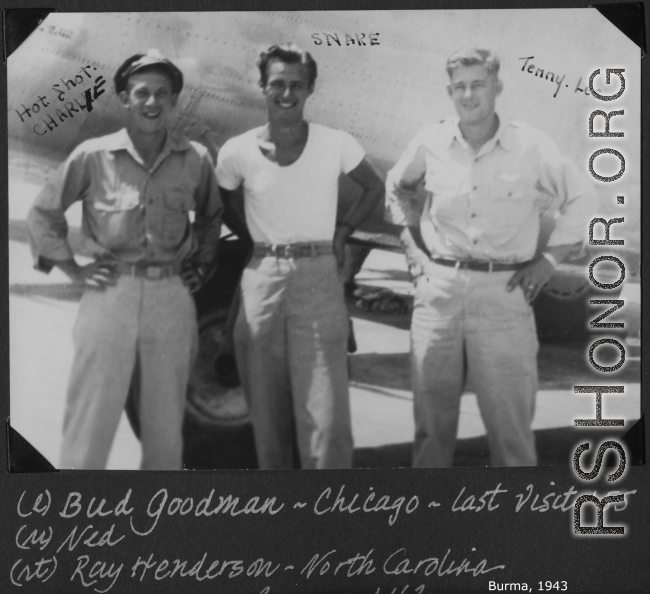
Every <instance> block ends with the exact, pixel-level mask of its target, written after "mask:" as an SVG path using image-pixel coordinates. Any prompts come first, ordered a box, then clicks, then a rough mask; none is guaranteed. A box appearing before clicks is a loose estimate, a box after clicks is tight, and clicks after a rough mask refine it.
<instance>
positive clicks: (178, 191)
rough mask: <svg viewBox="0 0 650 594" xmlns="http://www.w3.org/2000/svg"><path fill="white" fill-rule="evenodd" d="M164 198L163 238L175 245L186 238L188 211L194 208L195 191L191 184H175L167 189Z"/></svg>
mask: <svg viewBox="0 0 650 594" xmlns="http://www.w3.org/2000/svg"><path fill="white" fill-rule="evenodd" d="M163 198H164V200H163V209H162V210H163V212H162V215H163V220H162V223H163V224H162V232H163V240H164V242H165V243H166V244H168V245H169V246H170V247H175V246H177V245H179V244H180V243H181V242H182V241H183V239H184V238H185V233H186V230H187V226H188V222H189V217H188V212H189V211H191V210H193V209H194V191H193V188H191V187H190V186H186V185H181V186H174V187H171V188H168V189H167V190H166V191H165V194H164V197H163Z"/></svg>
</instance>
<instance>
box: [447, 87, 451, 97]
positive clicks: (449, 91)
mask: <svg viewBox="0 0 650 594" xmlns="http://www.w3.org/2000/svg"><path fill="white" fill-rule="evenodd" d="M447 93H448V95H449V96H450V97H451V85H447Z"/></svg>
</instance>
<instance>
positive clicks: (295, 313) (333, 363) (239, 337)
mask: <svg viewBox="0 0 650 594" xmlns="http://www.w3.org/2000/svg"><path fill="white" fill-rule="evenodd" d="M258 66H259V69H260V75H261V76H260V86H261V87H262V89H263V94H264V97H265V99H266V106H267V111H268V123H267V124H266V125H264V126H262V127H260V128H255V129H253V130H250V131H248V132H246V133H245V134H242V135H241V136H238V137H236V138H232V139H231V140H229V141H228V142H226V144H224V146H223V147H222V149H221V151H220V152H219V157H218V162H217V178H218V180H219V184H220V186H221V189H222V191H223V194H222V196H223V200H224V203H225V205H226V208H227V209H228V208H232V203H233V191H234V190H236V189H237V188H239V187H240V186H243V190H244V211H245V215H246V223H247V225H248V229H249V231H250V234H251V236H252V238H253V241H254V242H255V247H254V252H253V257H252V259H251V261H250V263H249V264H248V266H247V268H246V270H245V271H244V274H243V277H242V282H241V288H242V303H241V308H240V311H239V316H238V318H237V323H236V326H235V351H236V356H237V364H238V366H239V371H240V375H241V378H242V384H243V387H244V391H245V393H246V397H247V401H248V404H249V407H250V412H251V419H252V422H253V428H254V432H255V442H256V447H257V456H258V462H259V466H260V468H262V469H275V468H291V467H292V466H293V459H294V456H293V443H294V438H295V442H296V443H297V444H298V450H299V456H300V463H301V467H302V468H349V467H350V466H351V464H352V447H353V444H352V431H351V423H350V406H349V395H348V373H347V348H346V346H347V339H348V331H349V326H348V316H347V310H346V307H345V302H344V297H343V285H342V282H341V280H340V279H339V274H338V273H339V270H340V269H341V268H342V266H343V261H344V246H345V242H346V240H347V238H348V237H349V236H350V234H351V233H352V232H353V231H354V229H355V228H356V227H357V226H358V225H359V224H360V223H361V222H363V221H364V220H365V219H366V217H367V216H369V215H370V214H371V213H372V211H373V210H374V209H375V207H376V206H377V205H378V203H379V202H380V200H381V197H382V193H383V187H382V185H383V184H382V181H381V180H380V178H379V176H378V175H377V173H376V172H375V171H374V169H373V168H372V166H371V165H370V163H369V162H368V161H367V160H366V159H365V157H364V150H363V149H362V148H361V146H360V145H359V143H358V142H357V141H356V140H355V139H354V138H352V136H350V135H349V134H347V133H345V132H341V131H338V130H333V129H330V128H326V127H325V126H320V125H318V124H313V123H308V122H306V121H305V120H304V118H303V110H304V107H305V102H306V101H307V99H308V97H309V96H310V95H311V94H312V92H313V90H314V83H315V80H316V73H317V70H316V63H315V62H314V60H313V58H312V57H311V56H310V54H309V53H308V52H305V51H302V50H301V49H299V48H298V47H296V46H295V45H293V44H291V45H283V46H277V45H276V46H272V47H271V48H269V50H268V51H266V52H263V53H262V54H261V55H260V60H259V62H258ZM341 174H346V175H348V176H349V177H350V178H351V179H352V180H353V181H355V182H356V183H357V184H359V185H360V186H361V187H362V189H363V192H362V195H361V196H360V198H359V199H358V200H357V202H356V203H355V204H354V205H353V207H352V208H351V209H350V210H349V211H348V213H347V214H346V216H345V220H343V221H341V222H340V223H339V224H338V226H337V212H336V210H337V198H338V196H337V193H338V180H339V176H340V175H341Z"/></svg>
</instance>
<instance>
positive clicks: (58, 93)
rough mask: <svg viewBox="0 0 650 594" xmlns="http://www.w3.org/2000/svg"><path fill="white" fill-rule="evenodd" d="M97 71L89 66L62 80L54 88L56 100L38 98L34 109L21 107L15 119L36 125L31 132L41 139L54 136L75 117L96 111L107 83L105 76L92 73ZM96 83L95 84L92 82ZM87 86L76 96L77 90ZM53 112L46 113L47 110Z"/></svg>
mask: <svg viewBox="0 0 650 594" xmlns="http://www.w3.org/2000/svg"><path fill="white" fill-rule="evenodd" d="M95 70H97V68H95V67H94V66H91V65H90V64H88V65H87V66H82V67H81V68H80V69H79V71H78V72H77V73H75V74H74V75H72V76H71V78H67V79H66V78H61V79H60V80H59V82H57V83H54V84H53V85H52V91H53V92H54V98H53V99H52V95H49V96H50V99H49V100H48V95H42V96H41V95H37V96H36V101H34V102H33V103H32V105H31V106H30V105H25V104H24V103H22V104H21V106H20V109H15V110H14V111H15V112H16V115H17V116H18V117H19V118H20V121H21V122H23V123H24V122H30V121H33V120H32V118H34V119H36V120H37V122H36V123H35V124H34V125H33V126H32V131H33V132H34V134H36V135H38V136H44V135H45V134H47V133H48V132H53V131H54V130H55V129H56V128H58V127H59V124H63V123H65V122H66V120H68V119H69V118H74V116H75V114H78V113H81V112H82V111H84V110H85V111H87V112H88V113H90V112H91V111H92V110H93V103H94V102H95V101H96V100H97V98H98V97H99V96H100V95H103V94H104V91H105V89H104V88H103V86H104V85H105V84H106V80H105V79H104V77H103V76H95V74H94V73H93V71H95ZM93 79H94V80H93ZM84 85H88V86H87V87H86V88H85V89H84V90H82V91H81V93H80V94H79V95H77V93H78V90H77V87H83V86H84ZM48 108H50V110H49V111H48V112H46V113H43V112H45V110H46V109H48Z"/></svg>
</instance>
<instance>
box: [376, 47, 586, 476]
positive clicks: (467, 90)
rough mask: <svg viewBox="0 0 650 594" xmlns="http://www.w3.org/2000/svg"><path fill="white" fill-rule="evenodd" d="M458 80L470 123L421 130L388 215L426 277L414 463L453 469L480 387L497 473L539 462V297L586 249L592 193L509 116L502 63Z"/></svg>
mask: <svg viewBox="0 0 650 594" xmlns="http://www.w3.org/2000/svg"><path fill="white" fill-rule="evenodd" d="M447 72H448V74H449V77H450V83H449V86H448V87H447V88H448V92H449V96H450V97H451V99H452V101H453V102H454V106H455V108H456V112H457V114H458V117H457V118H449V119H445V120H443V121H442V122H440V123H439V124H436V125H433V126H430V127H428V128H425V129H424V130H423V131H422V132H420V133H419V134H418V135H417V136H416V137H415V138H414V139H413V141H412V142H411V143H410V144H409V145H408V147H407V149H406V151H405V152H404V154H403V155H402V156H401V158H400V159H399V161H398V162H397V164H396V165H395V167H394V168H393V169H392V170H391V171H390V172H389V174H388V178H387V194H386V200H387V213H388V217H389V220H391V221H392V222H394V223H396V224H398V225H402V226H404V227H405V229H404V231H403V232H402V240H403V242H404V244H405V246H406V251H407V258H408V260H409V263H410V265H411V270H412V271H413V273H414V275H417V279H416V296H415V307H414V312H413V320H412V327H411V371H412V382H413V393H414V414H415V423H416V434H415V444H414V454H413V465H414V466H416V467H449V466H452V464H453V454H454V449H455V443H456V436H457V431H458V418H459V406H460V397H461V395H462V392H463V389H464V385H465V380H466V379H469V380H470V381H471V384H472V386H473V387H474V389H475V391H476V396H477V401H478V405H479V409H480V412H481V416H482V418H483V422H484V423H485V426H486V430H487V439H488V444H489V447H490V452H491V462H492V465H494V466H533V465H535V464H536V463H537V455H536V450H535V440H534V435H533V432H532V428H531V425H532V421H533V415H534V410H535V395H536V392H537V349H538V342H537V334H536V329H535V320H534V317H533V311H532V307H531V302H532V301H533V300H534V299H535V297H536V296H537V294H538V293H539V291H540V289H541V288H542V287H543V286H544V284H545V283H546V282H547V281H548V280H549V278H550V277H551V275H552V274H553V271H554V269H555V267H556V266H557V265H558V264H559V263H560V262H562V261H563V260H565V259H567V258H569V257H571V256H575V255H577V254H579V253H580V251H581V249H582V245H583V242H584V237H585V235H586V232H585V226H586V224H587V222H588V220H589V211H590V204H591V196H592V189H591V185H590V182H589V180H588V179H587V178H586V176H584V175H583V174H581V173H580V172H579V171H578V170H577V168H576V167H575V166H574V165H573V164H571V163H570V162H569V161H568V160H567V159H566V158H565V157H563V156H562V154H561V153H560V151H559V149H558V148H557V146H556V145H555V143H554V142H553V141H551V140H550V139H549V138H548V137H547V136H546V135H545V134H543V133H542V132H540V131H539V130H536V129H534V128H531V127H529V126H527V125H525V124H521V123H517V122H509V121H506V120H502V119H501V118H500V117H499V116H498V115H497V113H496V112H495V102H496V98H497V97H498V96H499V94H500V93H501V91H502V83H501V81H500V80H499V76H498V72H499V60H498V58H497V57H496V56H495V55H494V54H492V53H491V52H490V51H489V50H485V49H476V48H470V49H466V50H462V51H460V52H457V53H455V54H454V55H452V56H451V57H450V58H449V60H448V62H447ZM422 189H423V190H424V192H422V191H420V190H422ZM553 199H555V200H557V203H558V209H559V216H558V217H557V219H556V225H555V229H554V231H553V233H552V234H551V236H550V238H549V241H548V245H547V246H546V248H545V249H544V251H543V253H541V254H539V255H538V254H536V247H537V241H538V236H539V230H540V215H541V212H542V211H543V210H544V209H545V208H546V207H547V206H548V204H549V202H550V201H551V200H553Z"/></svg>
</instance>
